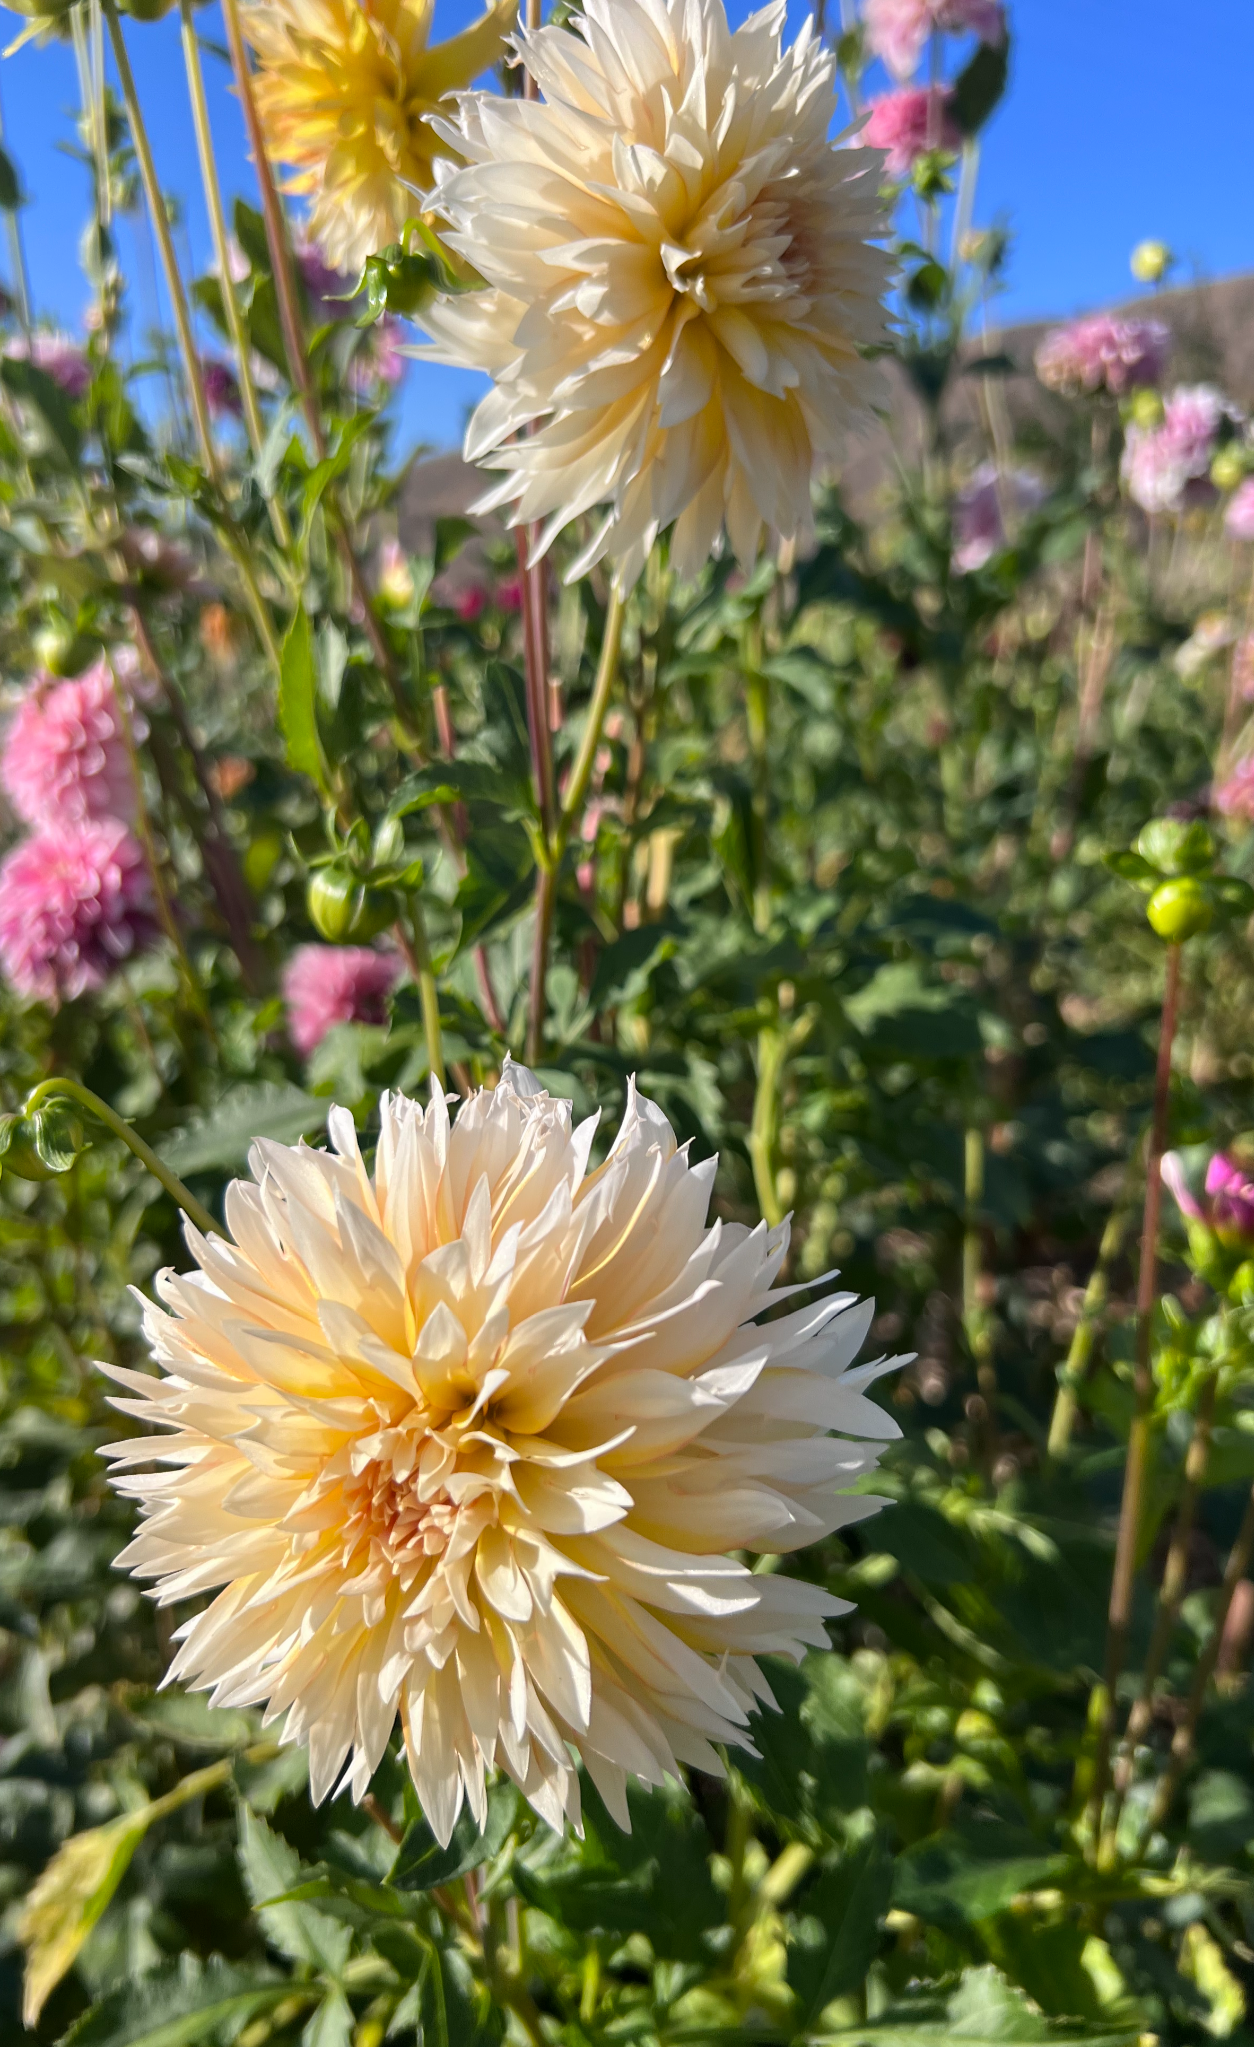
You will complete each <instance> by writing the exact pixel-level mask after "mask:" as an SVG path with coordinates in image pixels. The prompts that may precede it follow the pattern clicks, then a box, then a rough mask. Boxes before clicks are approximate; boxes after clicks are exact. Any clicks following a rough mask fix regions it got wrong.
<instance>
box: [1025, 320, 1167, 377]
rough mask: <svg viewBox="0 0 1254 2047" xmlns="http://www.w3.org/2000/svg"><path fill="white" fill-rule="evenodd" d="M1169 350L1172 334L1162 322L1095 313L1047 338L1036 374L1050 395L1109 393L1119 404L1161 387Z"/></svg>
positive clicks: (1039, 354) (1039, 353) (1038, 359)
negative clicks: (1126, 396)
mask: <svg viewBox="0 0 1254 2047" xmlns="http://www.w3.org/2000/svg"><path fill="white" fill-rule="evenodd" d="M1170 348H1171V335H1170V332H1169V331H1168V329H1167V328H1166V327H1164V326H1163V324H1162V322H1161V321H1160V320H1121V319H1119V318H1118V317H1117V316H1116V315H1115V314H1114V313H1094V314H1093V315H1092V317H1091V318H1089V319H1087V320H1075V321H1073V322H1072V324H1071V325H1070V326H1069V327H1056V328H1055V329H1054V332H1053V333H1052V334H1047V335H1046V336H1045V339H1044V341H1042V343H1041V345H1040V347H1039V348H1038V349H1037V351H1036V374H1037V376H1038V377H1039V378H1040V380H1041V382H1042V384H1047V385H1048V386H1049V389H1050V390H1051V391H1066V392H1069V393H1079V392H1084V391H1088V392H1095V391H1109V392H1110V394H1111V396H1112V397H1114V398H1122V397H1123V395H1124V393H1125V392H1127V391H1132V390H1135V389H1137V388H1138V387H1139V386H1141V385H1143V384H1157V383H1158V382H1159V380H1160V378H1161V377H1162V374H1163V371H1164V369H1165V368H1166V366H1167V356H1168V353H1169V351H1170Z"/></svg>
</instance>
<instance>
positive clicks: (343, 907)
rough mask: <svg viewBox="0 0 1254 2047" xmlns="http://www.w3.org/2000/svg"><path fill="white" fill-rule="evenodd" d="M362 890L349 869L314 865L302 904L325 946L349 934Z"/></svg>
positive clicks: (345, 937)
mask: <svg viewBox="0 0 1254 2047" xmlns="http://www.w3.org/2000/svg"><path fill="white" fill-rule="evenodd" d="M362 893H363V891H362V887H361V883H360V882H359V881H358V880H357V878H356V876H355V875H353V874H352V873H351V872H350V871H349V869H348V868H345V867H335V866H328V867H315V869H314V871H313V873H312V874H311V875H310V877H309V886H308V888H307V889H306V891H305V907H306V909H307V910H308V912H309V921H310V923H311V924H312V925H313V927H314V929H315V931H317V932H319V933H320V934H321V936H322V937H323V938H325V939H326V941H327V943H328V945H343V944H344V942H345V940H346V939H349V938H351V937H352V935H353V927H354V924H355V922H356V919H357V916H358V913H359V911H360V909H361V898H362Z"/></svg>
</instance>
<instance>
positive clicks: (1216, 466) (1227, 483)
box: [1210, 441, 1245, 490]
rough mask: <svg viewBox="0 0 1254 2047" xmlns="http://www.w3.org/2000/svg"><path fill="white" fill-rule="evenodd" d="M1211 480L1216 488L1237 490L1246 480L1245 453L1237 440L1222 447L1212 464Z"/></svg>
mask: <svg viewBox="0 0 1254 2047" xmlns="http://www.w3.org/2000/svg"><path fill="white" fill-rule="evenodd" d="M1210 480H1211V482H1212V483H1213V484H1214V486H1215V489H1216V490H1235V489H1236V488H1237V485H1238V484H1240V483H1243V482H1244V480H1245V454H1244V451H1243V450H1242V449H1241V448H1240V447H1239V446H1238V445H1237V443H1236V442H1235V441H1230V442H1229V443H1228V446H1227V447H1226V448H1221V449H1220V450H1219V453H1218V454H1217V455H1216V457H1215V459H1214V461H1213V462H1212V463H1211V465H1210Z"/></svg>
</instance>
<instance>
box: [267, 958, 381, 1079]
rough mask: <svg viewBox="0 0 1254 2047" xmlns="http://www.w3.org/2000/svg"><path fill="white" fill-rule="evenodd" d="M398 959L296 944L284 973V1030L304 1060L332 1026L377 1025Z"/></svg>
mask: <svg viewBox="0 0 1254 2047" xmlns="http://www.w3.org/2000/svg"><path fill="white" fill-rule="evenodd" d="M399 973H400V961H399V960H396V959H390V958H389V957H388V955H387V954H386V953H382V952H372V951H371V949H370V947H369V946H365V945H298V946H297V948H296V950H295V952H294V953H293V954H292V957H291V959H290V960H289V961H288V963H287V965H286V967H285V968H284V969H283V999H284V1001H285V1002H286V1004H287V1028H288V1032H289V1034H290V1036H291V1040H292V1043H293V1044H294V1045H295V1047H296V1050H297V1051H298V1052H299V1053H300V1055H301V1057H302V1058H303V1059H307V1058H308V1057H309V1054H310V1053H311V1052H312V1051H313V1050H314V1049H315V1048H316V1047H317V1046H318V1045H320V1044H321V1043H322V1040H323V1039H324V1038H325V1036H326V1034H327V1032H328V1031H329V1030H330V1029H331V1028H332V1026H333V1025H335V1024H341V1023H369V1024H381V1023H384V1022H386V1020H387V998H388V996H389V995H390V994H391V992H392V989H393V987H394V986H395V984H396V980H397V977H398V975H399Z"/></svg>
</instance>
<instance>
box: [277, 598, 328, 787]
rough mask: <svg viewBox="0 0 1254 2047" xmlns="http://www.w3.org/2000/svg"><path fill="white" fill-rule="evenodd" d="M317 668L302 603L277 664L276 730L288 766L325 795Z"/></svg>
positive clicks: (310, 632) (311, 631)
mask: <svg viewBox="0 0 1254 2047" xmlns="http://www.w3.org/2000/svg"><path fill="white" fill-rule="evenodd" d="M317 693H318V667H317V662H316V661H315V659H314V639H313V630H312V628H311V626H310V623H309V617H308V614H307V613H306V611H305V607H304V605H303V604H300V605H298V606H297V607H296V613H295V616H294V617H293V619H292V623H291V624H290V626H289V627H288V629H287V633H286V636H285V638H284V641H283V651H282V655H281V657H280V663H279V730H280V731H281V732H282V734H283V746H284V750H285V752H286V754H287V760H288V766H289V767H291V768H294V769H295V770H296V772H297V774H299V775H308V776H309V778H310V780H311V781H313V782H314V783H316V784H317V787H318V790H319V793H320V794H321V795H322V796H326V795H328V794H329V783H328V777H327V764H326V761H325V759H324V757H323V752H322V741H321V739H320V738H319V736H318V694H317Z"/></svg>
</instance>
